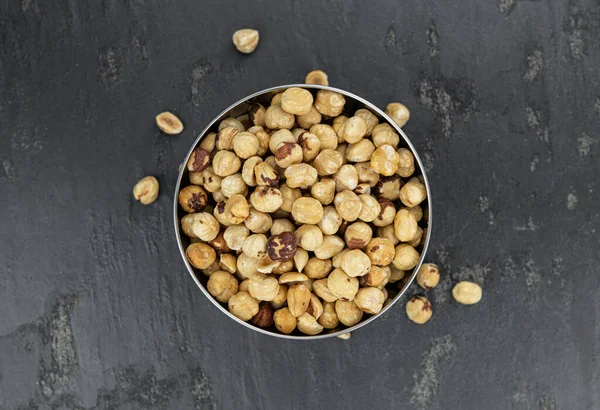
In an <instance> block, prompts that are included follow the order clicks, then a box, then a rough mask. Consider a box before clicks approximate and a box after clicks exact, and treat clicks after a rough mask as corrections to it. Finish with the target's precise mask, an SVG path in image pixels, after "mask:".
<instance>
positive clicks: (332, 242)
mask: <svg viewBox="0 0 600 410" xmlns="http://www.w3.org/2000/svg"><path fill="white" fill-rule="evenodd" d="M342 249H344V241H343V240H342V238H340V237H339V236H335V235H325V236H324V237H323V244H321V246H319V247H318V248H317V249H316V250H315V256H316V257H317V258H319V259H330V258H332V257H334V256H335V255H337V254H339V253H340V252H341V251H342Z"/></svg>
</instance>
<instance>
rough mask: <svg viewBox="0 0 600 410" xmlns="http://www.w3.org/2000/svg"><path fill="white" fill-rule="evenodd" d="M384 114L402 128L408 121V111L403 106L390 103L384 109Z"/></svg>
mask: <svg viewBox="0 0 600 410" xmlns="http://www.w3.org/2000/svg"><path fill="white" fill-rule="evenodd" d="M385 113H386V114H387V115H388V116H389V117H390V118H391V119H392V120H393V121H394V122H395V123H396V124H397V125H398V126H399V127H404V125H406V123H407V122H408V120H409V119H410V111H408V108H406V106H405V105H404V104H400V103H390V104H388V105H387V107H385Z"/></svg>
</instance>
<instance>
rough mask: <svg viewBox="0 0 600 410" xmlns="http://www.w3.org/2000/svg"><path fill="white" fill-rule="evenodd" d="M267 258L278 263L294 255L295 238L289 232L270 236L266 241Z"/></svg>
mask: <svg viewBox="0 0 600 410" xmlns="http://www.w3.org/2000/svg"><path fill="white" fill-rule="evenodd" d="M267 253H268V255H269V258H271V259H272V260H274V261H278V262H285V261H288V260H290V259H292V258H293V257H294V255H295V254H296V238H295V237H294V234H293V233H291V232H282V233H280V234H279V235H272V236H271V237H270V238H269V240H268V241H267Z"/></svg>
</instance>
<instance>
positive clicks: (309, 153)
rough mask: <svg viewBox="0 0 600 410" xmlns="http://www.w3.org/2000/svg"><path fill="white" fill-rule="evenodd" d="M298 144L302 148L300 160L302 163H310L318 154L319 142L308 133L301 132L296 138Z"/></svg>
mask: <svg viewBox="0 0 600 410" xmlns="http://www.w3.org/2000/svg"><path fill="white" fill-rule="evenodd" d="M298 144H300V148H302V158H303V160H304V162H310V161H312V160H313V159H315V157H316V156H317V155H318V154H319V151H320V150H321V141H320V140H319V139H318V138H317V136H316V135H314V134H311V133H310V132H302V133H300V135H299V136H298Z"/></svg>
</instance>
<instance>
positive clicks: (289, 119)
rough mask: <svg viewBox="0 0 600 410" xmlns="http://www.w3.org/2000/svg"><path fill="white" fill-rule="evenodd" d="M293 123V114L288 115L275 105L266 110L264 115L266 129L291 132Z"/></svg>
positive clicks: (294, 119)
mask: <svg viewBox="0 0 600 410" xmlns="http://www.w3.org/2000/svg"><path fill="white" fill-rule="evenodd" d="M294 122H296V117H294V114H290V113H289V112H287V111H285V110H284V109H283V108H281V107H278V106H277V105H271V106H270V107H269V108H267V112H266V114H265V125H266V126H267V128H271V129H281V128H284V129H287V130H291V129H292V127H293V126H294Z"/></svg>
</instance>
